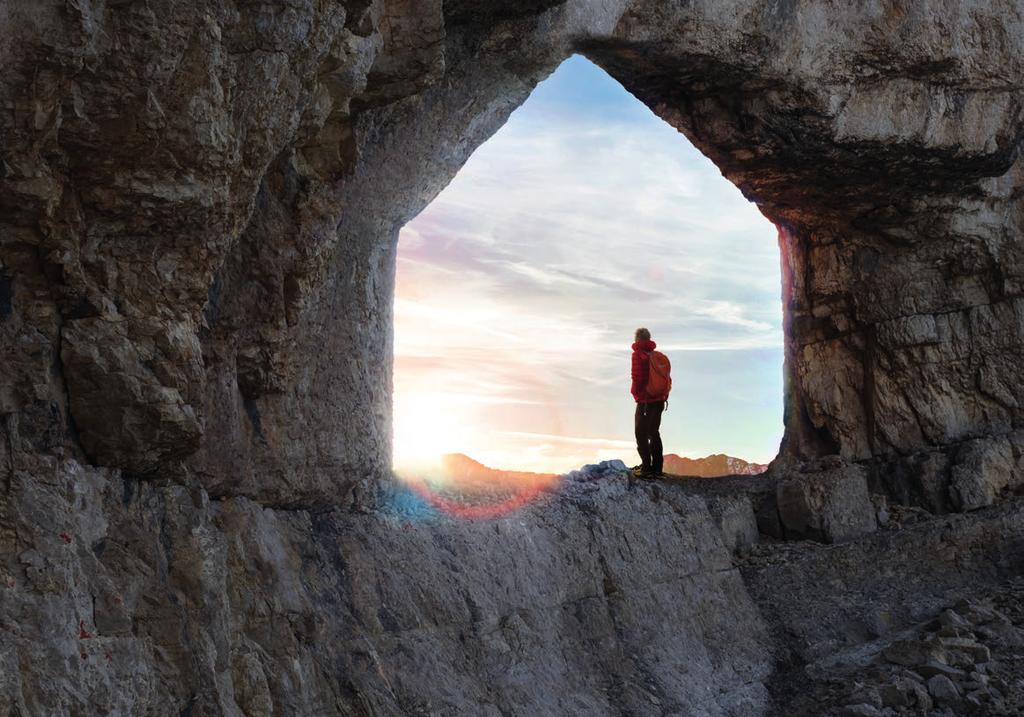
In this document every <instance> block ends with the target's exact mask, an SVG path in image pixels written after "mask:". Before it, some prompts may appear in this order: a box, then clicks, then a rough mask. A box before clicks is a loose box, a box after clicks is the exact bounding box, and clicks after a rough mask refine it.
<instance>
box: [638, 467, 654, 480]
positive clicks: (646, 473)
mask: <svg viewBox="0 0 1024 717" xmlns="http://www.w3.org/2000/svg"><path fill="white" fill-rule="evenodd" d="M633 475H635V476H636V477H637V478H654V477H655V475H656V474H655V473H654V471H652V470H651V469H650V468H644V467H643V466H633Z"/></svg>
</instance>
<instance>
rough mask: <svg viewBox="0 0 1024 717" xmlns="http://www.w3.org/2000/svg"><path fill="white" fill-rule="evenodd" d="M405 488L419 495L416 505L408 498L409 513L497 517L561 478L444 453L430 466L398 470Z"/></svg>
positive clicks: (516, 507) (552, 486)
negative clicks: (491, 464) (496, 466)
mask: <svg viewBox="0 0 1024 717" xmlns="http://www.w3.org/2000/svg"><path fill="white" fill-rule="evenodd" d="M395 473H396V475H397V476H398V478H399V479H400V480H401V482H402V485H403V487H405V488H406V489H407V490H408V491H410V492H411V493H412V494H413V495H415V496H416V497H417V498H419V499H420V500H421V501H422V502H423V504H424V506H418V507H417V506H415V505H414V504H412V503H410V502H409V501H408V496H405V497H404V505H403V508H404V509H405V510H404V511H403V512H405V513H406V514H409V513H416V512H417V508H418V512H419V513H420V514H422V515H423V516H427V515H429V513H430V511H423V510H422V508H423V507H425V506H429V507H430V508H432V509H433V510H435V511H438V512H440V513H443V514H446V515H449V516H452V517H455V518H461V519H465V520H482V519H489V518H497V517H500V516H502V515H507V514H508V513H511V512H513V511H515V510H518V509H520V508H522V507H524V506H525V505H527V504H529V503H531V502H533V501H534V500H536V499H537V498H538V497H540V496H541V495H542V494H543V493H545V492H546V491H550V490H552V489H553V488H554V487H555V486H556V485H557V484H558V482H559V481H560V479H561V477H560V476H558V475H555V474H551V473H527V472H522V471H503V470H495V469H493V468H488V467H487V466H485V465H483V464H482V463H478V462H477V461H474V460H473V459H472V458H470V457H469V456H466V455H463V454H461V453H448V454H445V455H443V456H441V457H440V458H439V459H438V460H437V461H436V463H435V464H434V465H433V466H431V467H430V468H425V467H423V466H421V467H420V468H419V469H418V470H416V469H408V468H407V469H404V470H396V472H395Z"/></svg>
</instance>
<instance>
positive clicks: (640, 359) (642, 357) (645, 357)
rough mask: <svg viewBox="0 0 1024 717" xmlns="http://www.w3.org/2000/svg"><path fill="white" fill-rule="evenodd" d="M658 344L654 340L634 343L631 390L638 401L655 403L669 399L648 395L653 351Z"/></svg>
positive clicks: (634, 398)
mask: <svg viewBox="0 0 1024 717" xmlns="http://www.w3.org/2000/svg"><path fill="white" fill-rule="evenodd" d="M657 347H658V345H657V344H656V343H654V342H653V341H650V340H647V341H637V342H636V343H635V344H633V370H632V372H631V373H632V376H633V385H632V386H631V387H630V389H629V392H630V393H632V394H633V400H634V401H636V402H637V403H655V402H656V401H667V400H668V396H648V395H647V390H646V389H647V379H648V377H649V376H650V374H651V351H654V349H656V348H657Z"/></svg>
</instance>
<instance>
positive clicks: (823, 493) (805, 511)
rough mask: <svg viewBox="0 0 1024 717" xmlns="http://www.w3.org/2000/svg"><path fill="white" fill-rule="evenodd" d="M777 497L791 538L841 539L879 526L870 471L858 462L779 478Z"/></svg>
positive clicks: (782, 521)
mask: <svg viewBox="0 0 1024 717" xmlns="http://www.w3.org/2000/svg"><path fill="white" fill-rule="evenodd" d="M776 499H777V501H778V511H779V518H780V521H781V523H782V527H783V530H784V531H785V535H786V537H787V538H798V539H811V540H818V541H821V542H825V543H839V542H843V541H845V540H851V539H853V538H857V537H859V536H862V535H865V534H867V533H870V532H872V531H874V530H875V529H876V527H877V522H876V517H875V508H874V504H873V503H872V502H871V496H870V494H869V493H868V484H867V471H866V470H865V469H864V468H863V467H861V466H858V465H853V464H840V465H839V466H837V467H834V468H828V469H825V470H821V471H815V472H806V473H804V472H801V473H798V474H796V475H795V476H791V477H788V478H786V479H784V480H782V481H780V482H779V485H778V487H777V489H776Z"/></svg>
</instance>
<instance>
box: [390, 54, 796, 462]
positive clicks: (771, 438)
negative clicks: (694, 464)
mask: <svg viewBox="0 0 1024 717" xmlns="http://www.w3.org/2000/svg"><path fill="white" fill-rule="evenodd" d="M780 286H781V280H780V274H779V249H778V241H777V232H776V230H775V227H774V226H773V225H772V224H771V223H770V222H769V221H768V220H767V219H765V218H764V217H763V216H762V215H761V214H760V212H759V211H758V210H757V208H756V207H755V206H754V205H753V204H751V203H749V202H747V201H746V200H745V199H744V198H743V196H742V195H741V194H740V192H739V190H738V189H737V188H736V187H735V186H733V185H732V184H731V183H730V182H729V181H728V180H726V179H725V178H724V177H722V175H721V173H720V172H719V171H718V169H717V168H716V167H715V166H714V164H713V163H712V162H711V161H710V160H708V159H707V158H706V157H704V155H702V154H701V153H700V152H699V151H698V150H697V149H695V148H694V147H693V146H692V145H691V144H690V142H689V141H688V140H687V139H686V137H685V136H684V135H682V134H680V133H679V132H677V131H676V130H675V129H673V128H672V127H670V126H669V125H667V124H666V123H665V122H663V121H662V120H661V119H659V118H658V117H656V116H655V115H654V114H653V113H651V111H650V110H648V109H647V108H646V107H645V106H644V105H643V104H642V103H641V102H639V101H638V100H637V99H636V98H635V97H633V96H632V95H631V94H629V93H628V92H627V91H626V90H625V89H624V88H623V87H622V86H621V85H619V84H618V83H617V82H616V81H615V80H613V79H612V78H611V77H610V76H608V75H607V74H606V73H605V72H604V71H603V70H601V69H600V68H598V67H597V66H595V65H593V64H592V63H590V62H589V61H588V60H586V59H585V58H583V57H581V56H573V57H571V58H569V59H568V60H566V61H565V62H564V63H563V64H562V65H561V66H560V67H559V68H558V69H557V70H556V71H555V72H554V73H553V74H552V75H551V76H550V77H549V78H548V79H546V80H545V81H543V82H541V83H540V84H539V85H538V86H537V88H536V89H535V90H534V92H533V93H532V94H531V95H530V97H529V98H528V99H527V101H526V102H525V103H524V104H523V105H522V106H521V107H520V108H519V109H517V110H516V111H515V112H514V113H513V114H512V116H511V117H510V118H509V120H508V122H507V123H506V124H505V125H504V126H503V127H502V128H501V129H500V130H498V132H497V133H495V134H494V136H493V137H491V138H490V139H489V140H488V141H486V142H485V143H484V144H482V145H481V146H480V147H479V148H478V149H477V151H476V152H475V153H474V154H473V155H472V156H471V157H470V159H469V161H468V162H467V163H466V165H465V166H464V167H463V168H462V169H461V170H460V171H459V173H458V174H457V175H456V176H455V178H454V179H453V180H452V182H451V183H450V184H449V185H448V187H446V188H445V189H444V191H442V192H441V193H440V194H439V195H438V196H437V198H436V199H435V200H434V201H433V202H432V203H431V204H430V205H429V206H428V207H427V208H426V209H424V210H423V212H422V213H421V214H420V215H419V216H417V217H416V218H415V219H414V220H412V221H411V222H409V224H407V225H406V226H405V227H404V228H403V230H402V232H401V234H400V238H399V244H398V270H397V284H396V292H395V377H394V386H395V396H394V430H395V434H394V463H395V467H396V469H399V470H401V469H403V468H411V467H418V466H425V465H429V464H431V462H432V461H434V460H435V459H436V458H437V457H439V456H440V455H441V454H443V453H454V452H460V453H465V454H467V455H470V456H472V457H473V458H474V459H476V460H478V461H481V462H482V463H485V464H487V465H490V466H492V467H496V468H503V469H509V470H525V471H543V472H565V471H568V470H571V469H574V468H577V467H579V466H580V465H583V464H585V463H593V462H596V461H600V460H607V459H613V458H621V459H622V460H624V461H626V463H627V464H629V465H633V464H635V463H638V462H639V458H638V456H637V454H636V447H635V442H634V440H633V411H634V407H635V404H634V403H633V399H632V397H631V396H630V394H629V387H630V376H629V369H630V353H631V350H630V344H631V343H632V341H633V333H634V330H635V329H636V328H637V327H638V326H646V327H648V328H649V329H650V330H651V333H652V336H653V338H654V340H655V342H657V343H658V347H659V349H660V350H663V351H664V352H665V353H666V354H667V355H668V357H669V358H670V359H671V361H672V377H673V391H672V395H671V398H670V399H669V407H668V411H667V412H666V413H665V414H664V417H663V421H662V429H661V433H662V439H663V443H664V446H665V452H666V453H678V454H680V455H684V456H689V457H694V458H696V457H700V456H705V455H708V454H711V453H727V454H729V455H732V456H737V457H739V458H744V459H746V460H750V461H756V462H768V461H769V460H771V459H772V458H773V457H774V456H775V454H776V451H777V450H778V445H779V440H780V439H781V437H782V360H783V355H782V303H781V299H780V296H781V294H780V292H781V289H780Z"/></svg>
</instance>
